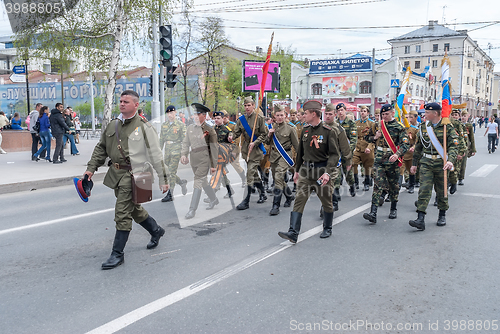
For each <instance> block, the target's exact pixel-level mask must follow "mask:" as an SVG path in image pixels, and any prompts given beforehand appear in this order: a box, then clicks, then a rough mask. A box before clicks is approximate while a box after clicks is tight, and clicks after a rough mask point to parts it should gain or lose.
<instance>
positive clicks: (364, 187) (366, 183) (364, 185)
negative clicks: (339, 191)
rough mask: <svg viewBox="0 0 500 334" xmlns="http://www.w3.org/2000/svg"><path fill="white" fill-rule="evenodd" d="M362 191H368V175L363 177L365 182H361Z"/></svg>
mask: <svg viewBox="0 0 500 334" xmlns="http://www.w3.org/2000/svg"><path fill="white" fill-rule="evenodd" d="M363 190H364V191H369V190H370V177H369V176H368V175H365V182H363Z"/></svg>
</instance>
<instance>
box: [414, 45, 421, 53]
mask: <svg viewBox="0 0 500 334" xmlns="http://www.w3.org/2000/svg"><path fill="white" fill-rule="evenodd" d="M415 52H417V53H420V52H422V46H421V45H416V46H415Z"/></svg>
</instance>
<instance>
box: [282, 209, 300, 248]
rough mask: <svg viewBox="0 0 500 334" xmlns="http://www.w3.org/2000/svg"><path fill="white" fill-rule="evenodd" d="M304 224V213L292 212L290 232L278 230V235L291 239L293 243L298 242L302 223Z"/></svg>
mask: <svg viewBox="0 0 500 334" xmlns="http://www.w3.org/2000/svg"><path fill="white" fill-rule="evenodd" d="M301 224H302V213H300V212H295V211H292V212H290V228H289V229H288V232H278V235H279V236H280V237H282V238H283V239H287V240H290V242H292V243H294V244H295V243H297V238H298V237H299V232H300V225H301Z"/></svg>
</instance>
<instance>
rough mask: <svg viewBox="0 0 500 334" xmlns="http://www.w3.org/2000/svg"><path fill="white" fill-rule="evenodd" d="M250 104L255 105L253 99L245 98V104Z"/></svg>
mask: <svg viewBox="0 0 500 334" xmlns="http://www.w3.org/2000/svg"><path fill="white" fill-rule="evenodd" d="M248 103H253V104H255V102H254V100H253V98H252V97H251V96H247V97H245V99H244V100H243V104H248Z"/></svg>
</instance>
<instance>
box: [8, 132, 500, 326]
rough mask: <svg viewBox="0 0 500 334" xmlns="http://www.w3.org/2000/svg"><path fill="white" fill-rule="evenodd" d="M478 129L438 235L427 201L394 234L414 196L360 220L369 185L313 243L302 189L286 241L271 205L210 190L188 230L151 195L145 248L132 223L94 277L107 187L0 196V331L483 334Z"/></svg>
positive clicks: (484, 232)
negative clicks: (152, 229)
mask: <svg viewBox="0 0 500 334" xmlns="http://www.w3.org/2000/svg"><path fill="white" fill-rule="evenodd" d="M483 131H484V130H482V131H481V133H479V131H478V134H477V141H478V148H479V150H480V152H479V153H478V154H477V156H476V157H474V158H472V159H470V160H469V161H468V168H467V177H466V180H465V183H466V184H465V186H463V187H459V191H458V192H457V193H456V194H454V195H451V196H450V210H449V211H448V214H447V222H448V224H447V226H446V227H437V226H436V225H435V222H436V220H437V213H438V212H437V208H435V207H434V206H432V202H431V206H430V207H429V209H428V215H427V217H426V221H427V229H426V230H425V231H423V232H419V231H416V230H414V229H413V228H411V227H410V226H409V225H408V220H409V219H412V218H414V217H416V213H415V207H414V204H413V202H414V201H415V199H416V197H417V194H416V193H415V194H413V195H411V194H408V193H406V191H404V192H402V193H401V196H400V202H399V206H398V219H396V220H389V219H387V218H386V217H387V215H388V214H389V206H388V205H387V204H386V205H384V206H383V207H382V208H381V209H379V222H378V223H377V224H376V225H374V226H373V225H368V224H367V222H366V221H365V220H363V218H362V213H363V212H367V211H368V206H369V204H368V203H369V202H370V198H371V191H370V192H369V194H367V193H363V191H358V196H356V197H355V198H350V197H349V198H348V197H346V196H344V197H343V198H342V201H341V202H340V211H338V212H337V213H336V214H335V221H334V224H335V226H334V228H333V236H332V237H331V238H329V239H320V238H319V232H320V231H321V228H320V227H319V226H320V225H321V220H320V219H319V216H318V211H319V200H318V199H317V198H316V197H315V196H312V197H311V199H310V201H309V202H308V204H307V206H306V210H305V212H304V219H303V224H302V231H301V232H302V234H301V239H300V242H299V243H297V244H296V245H291V244H290V243H289V242H288V241H283V240H282V239H281V238H279V237H278V235H277V232H278V231H280V230H287V228H288V222H289V212H290V211H291V210H290V208H281V214H280V215H279V216H277V217H270V216H269V215H268V212H269V210H270V208H271V204H272V200H271V198H269V199H268V201H267V202H266V203H265V204H261V205H259V204H256V201H257V196H255V195H254V196H252V201H251V206H250V209H249V210H246V211H236V210H233V209H232V204H231V202H230V201H229V200H228V199H224V200H222V196H223V194H224V193H225V192H222V191H221V192H219V193H218V196H219V199H221V202H222V203H221V205H220V206H218V207H216V208H217V211H216V210H213V211H206V210H205V207H206V204H203V203H200V208H199V209H198V214H197V220H195V221H194V222H190V221H186V220H184V219H183V218H182V217H183V216H184V215H185V213H186V212H187V208H188V206H189V200H190V196H189V195H188V196H185V197H183V196H182V195H180V196H179V195H178V196H177V197H176V199H175V201H174V203H161V202H160V201H159V199H160V198H161V194H160V193H159V192H156V193H155V196H154V198H155V201H153V202H151V203H148V204H145V208H146V209H147V210H148V211H149V212H150V214H151V215H152V216H153V217H155V218H156V220H157V221H158V223H159V224H160V225H162V226H163V227H165V228H166V230H167V233H166V235H165V237H164V238H162V239H161V242H160V245H159V246H158V248H157V249H154V250H147V249H146V244H147V242H148V240H149V236H148V234H147V232H146V231H145V230H143V229H142V228H141V227H140V226H139V225H137V224H135V225H134V230H133V231H132V233H131V235H130V238H129V242H128V244H127V246H126V248H125V263H124V264H123V265H122V266H120V267H118V268H116V269H113V270H108V271H103V270H101V269H100V265H101V262H103V261H104V260H106V259H107V257H108V256H109V254H110V252H111V245H112V240H113V237H114V222H113V216H114V214H113V210H114V209H113V207H114V196H113V192H112V190H110V189H108V188H106V187H105V186H103V185H102V183H101V182H99V183H98V184H96V185H95V187H94V190H93V192H92V196H91V198H90V201H89V203H86V204H85V203H83V202H82V201H81V200H80V199H79V198H78V197H77V195H76V193H75V190H74V187H73V185H67V186H62V187H57V188H48V189H41V190H36V191H31V192H17V193H12V194H5V195H0V203H1V221H0V254H1V256H0V296H1V298H0V328H1V329H0V332H2V333H12V334H13V333H51V334H52V333H87V332H90V331H93V332H94V333H113V332H119V333H293V332H301V333H312V332H329V333H347V332H352V333H461V332H469V333H494V332H499V331H500V330H499V329H498V326H500V324H499V322H500V309H499V308H500V306H499V304H498V301H499V300H500V278H499V272H500V270H499V269H500V268H499V264H498V263H499V262H498V254H499V253H500V242H499V239H500V238H499V237H500V231H499V229H498V222H499V219H498V214H497V210H498V202H499V199H500V192H499V191H498V189H499V187H500V181H499V178H498V173H499V171H500V168H498V165H499V164H500V157H499V156H498V155H499V154H500V152H497V153H495V154H488V153H487V151H486V149H485V148H484V145H485V143H486V140H485V138H484V137H482V132H483ZM230 171H231V173H230V174H229V175H230V176H231V179H232V180H233V182H234V183H237V182H238V181H239V180H238V177H237V176H236V174H235V173H234V171H233V170H232V169H231V168H230ZM474 172H475V174H473V173H474ZM182 173H185V174H184V175H183V176H188V173H189V170H182ZM471 174H473V175H477V176H471ZM181 176H182V175H181ZM234 187H235V189H236V190H237V191H238V194H236V195H235V199H234V203H233V204H235V205H237V204H238V203H239V202H240V201H241V199H242V188H241V187H240V185H239V184H236V185H235V186H234ZM178 193H179V191H177V192H176V194H178ZM178 217H180V218H178ZM454 321H455V322H454ZM348 326H350V327H348ZM398 327H399V329H398ZM495 328H496V330H494V329H495Z"/></svg>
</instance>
